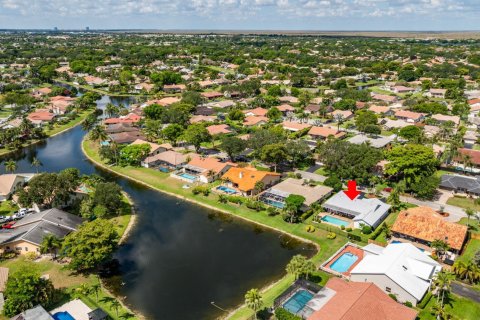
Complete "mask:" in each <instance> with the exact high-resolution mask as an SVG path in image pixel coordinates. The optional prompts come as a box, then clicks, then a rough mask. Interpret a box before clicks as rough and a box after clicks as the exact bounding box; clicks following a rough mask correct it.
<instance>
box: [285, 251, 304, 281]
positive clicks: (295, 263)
mask: <svg viewBox="0 0 480 320" xmlns="http://www.w3.org/2000/svg"><path fill="white" fill-rule="evenodd" d="M303 260H305V257H304V256H302V255H300V254H298V255H296V256H294V257H293V258H292V259H291V260H290V262H289V263H288V264H287V267H286V268H285V270H286V271H287V273H289V274H292V275H293V276H294V277H295V280H297V279H298V277H299V276H300V275H301V274H302V273H303V268H304V263H303Z"/></svg>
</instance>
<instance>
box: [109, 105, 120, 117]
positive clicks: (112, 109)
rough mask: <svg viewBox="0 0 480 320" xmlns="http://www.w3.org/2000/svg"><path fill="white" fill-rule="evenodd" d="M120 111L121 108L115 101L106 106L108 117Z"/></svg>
mask: <svg viewBox="0 0 480 320" xmlns="http://www.w3.org/2000/svg"><path fill="white" fill-rule="evenodd" d="M119 111H120V108H118V107H117V106H115V105H114V104H113V103H108V104H107V105H106V106H105V114H106V115H107V117H109V118H111V117H114V116H116V115H117V114H118V112H119Z"/></svg>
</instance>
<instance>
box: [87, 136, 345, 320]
mask: <svg viewBox="0 0 480 320" xmlns="http://www.w3.org/2000/svg"><path fill="white" fill-rule="evenodd" d="M83 149H84V151H85V153H86V155H87V156H88V157H89V158H91V159H92V160H94V161H96V162H98V163H100V164H103V163H102V161H101V159H100V157H99V155H98V153H97V146H96V144H95V143H93V142H91V141H87V140H85V141H84V142H83ZM107 168H108V169H110V170H112V171H114V172H117V173H119V174H123V175H125V176H127V177H130V178H132V179H136V180H139V181H141V182H143V183H145V184H147V185H149V186H151V187H153V188H155V189H158V190H160V191H165V192H169V193H172V194H175V195H179V196H181V197H182V198H184V199H187V200H192V201H195V202H197V203H200V204H203V205H206V206H208V207H210V208H212V209H217V210H220V211H223V212H227V213H230V214H233V215H235V216H238V217H240V218H244V219H247V220H249V221H252V222H255V223H259V224H262V225H264V226H267V227H270V228H274V229H277V230H279V231H283V232H286V233H288V234H291V235H294V236H297V237H299V238H302V239H306V240H310V241H312V242H314V243H315V244H316V245H317V246H318V248H319V251H318V253H317V254H316V255H315V256H314V257H313V258H312V260H313V261H314V262H315V263H316V264H317V265H319V264H320V263H321V262H323V261H325V260H326V259H327V258H328V257H330V256H331V255H332V254H333V253H334V252H335V251H337V250H338V249H339V248H340V247H341V246H342V245H343V244H345V243H346V242H347V239H346V237H343V236H337V237H336V238H335V239H333V240H330V239H327V238H326V236H327V234H328V232H327V231H325V230H322V229H319V228H316V229H315V231H314V232H312V233H309V232H307V231H306V227H307V225H308V224H309V223H310V221H311V219H312V218H313V217H310V218H309V219H307V221H305V223H299V224H290V223H287V222H285V221H283V219H282V217H281V215H277V216H274V217H271V216H268V214H267V212H266V211H261V212H255V211H252V210H250V209H248V208H246V207H245V206H239V205H235V204H230V203H226V204H224V203H220V202H218V196H217V195H215V194H213V193H211V194H210V195H209V196H207V197H205V196H203V195H193V194H192V191H191V190H189V189H183V188H182V186H183V185H184V184H185V183H184V182H183V181H180V180H178V179H174V178H171V177H170V175H169V174H168V173H163V172H160V171H158V170H152V169H148V168H143V167H140V168H138V167H110V166H109V167H107ZM320 277H321V276H320ZM293 280H294V279H293V277H292V276H290V275H286V276H285V277H283V278H282V279H280V280H279V281H278V282H277V283H275V284H274V285H273V286H271V287H269V288H268V289H267V290H265V291H263V293H262V294H263V299H264V302H265V305H266V306H271V305H272V303H273V300H274V299H275V298H276V297H277V296H278V295H279V294H280V293H281V292H282V291H284V290H285V289H286V288H288V286H289V285H290V284H291V283H292V282H293ZM321 281H326V277H321ZM252 315H253V313H252V311H251V310H249V309H247V308H246V307H242V308H240V309H239V310H238V311H237V312H235V313H234V314H233V315H232V317H231V319H248V318H249V317H250V316H252Z"/></svg>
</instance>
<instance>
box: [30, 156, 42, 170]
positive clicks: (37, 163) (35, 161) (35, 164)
mask: <svg viewBox="0 0 480 320" xmlns="http://www.w3.org/2000/svg"><path fill="white" fill-rule="evenodd" d="M41 166H42V163H41V162H40V160H38V158H37V157H33V159H32V167H35V170H36V171H37V173H38V168H39V167H41Z"/></svg>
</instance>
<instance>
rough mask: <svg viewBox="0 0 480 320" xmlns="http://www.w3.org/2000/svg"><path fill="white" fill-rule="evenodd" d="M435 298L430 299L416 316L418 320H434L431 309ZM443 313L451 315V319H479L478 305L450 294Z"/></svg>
mask: <svg viewBox="0 0 480 320" xmlns="http://www.w3.org/2000/svg"><path fill="white" fill-rule="evenodd" d="M436 300H437V299H436V297H432V299H431V300H430V302H428V304H427V305H426V307H425V309H423V310H421V311H420V313H419V314H418V319H420V320H436V317H435V315H434V314H433V311H432V308H433V306H434V305H435V303H436ZM445 311H446V312H447V313H448V314H450V315H452V316H453V318H452V319H462V320H476V319H480V304H478V303H475V302H473V301H472V300H468V299H465V298H462V297H459V296H457V295H454V294H450V295H449V298H448V299H447V301H446V303H445Z"/></svg>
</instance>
